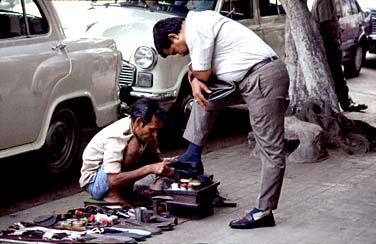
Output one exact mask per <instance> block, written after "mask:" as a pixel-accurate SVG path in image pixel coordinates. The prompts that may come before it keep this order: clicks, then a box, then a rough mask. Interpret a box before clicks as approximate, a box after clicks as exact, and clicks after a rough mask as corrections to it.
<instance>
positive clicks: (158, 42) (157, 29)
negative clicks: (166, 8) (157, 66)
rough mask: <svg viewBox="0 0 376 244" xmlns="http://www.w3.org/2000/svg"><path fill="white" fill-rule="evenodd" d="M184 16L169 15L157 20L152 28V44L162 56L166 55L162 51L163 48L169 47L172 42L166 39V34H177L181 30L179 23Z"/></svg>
mask: <svg viewBox="0 0 376 244" xmlns="http://www.w3.org/2000/svg"><path fill="white" fill-rule="evenodd" d="M184 20H185V18H182V17H171V18H167V19H162V20H159V21H158V22H157V23H156V24H155V25H154V28H153V36H154V45H155V48H156V49H157V52H158V53H159V55H161V56H162V57H164V58H165V57H167V55H166V54H165V53H164V52H163V49H169V48H170V47H171V44H172V42H171V41H170V40H169V39H168V34H179V32H180V30H181V24H182V23H183V21H184Z"/></svg>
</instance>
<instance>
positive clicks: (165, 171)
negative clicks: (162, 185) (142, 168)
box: [151, 158, 174, 176]
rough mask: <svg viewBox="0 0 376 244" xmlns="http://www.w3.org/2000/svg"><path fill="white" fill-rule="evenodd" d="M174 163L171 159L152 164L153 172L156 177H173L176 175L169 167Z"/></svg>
mask: <svg viewBox="0 0 376 244" xmlns="http://www.w3.org/2000/svg"><path fill="white" fill-rule="evenodd" d="M173 162H174V161H173V160H171V159H169V158H168V159H163V161H161V162H159V163H155V164H151V166H152V172H153V173H154V174H156V175H162V176H171V175H173V174H174V169H173V168H171V167H169V165H170V164H171V163H173Z"/></svg>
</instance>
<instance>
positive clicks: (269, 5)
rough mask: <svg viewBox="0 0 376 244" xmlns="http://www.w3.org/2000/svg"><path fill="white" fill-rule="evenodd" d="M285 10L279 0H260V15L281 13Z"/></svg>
mask: <svg viewBox="0 0 376 244" xmlns="http://www.w3.org/2000/svg"><path fill="white" fill-rule="evenodd" d="M283 14H285V10H284V9H283V7H282V4H281V2H280V1H279V0H260V15H261V16H271V15H283Z"/></svg>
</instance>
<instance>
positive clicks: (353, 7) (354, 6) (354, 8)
mask: <svg viewBox="0 0 376 244" xmlns="http://www.w3.org/2000/svg"><path fill="white" fill-rule="evenodd" d="M350 4H351V12H352V14H357V13H359V7H358V5H357V4H356V2H355V1H354V0H350Z"/></svg>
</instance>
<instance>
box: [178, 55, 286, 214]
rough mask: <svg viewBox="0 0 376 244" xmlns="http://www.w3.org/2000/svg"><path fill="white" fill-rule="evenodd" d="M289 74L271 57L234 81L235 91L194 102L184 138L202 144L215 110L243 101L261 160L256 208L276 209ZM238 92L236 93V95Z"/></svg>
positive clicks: (281, 174)
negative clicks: (213, 99) (218, 98)
mask: <svg viewBox="0 0 376 244" xmlns="http://www.w3.org/2000/svg"><path fill="white" fill-rule="evenodd" d="M288 87H289V77H288V73H287V70H286V67H285V64H284V63H283V62H282V61H281V60H279V59H278V60H275V61H273V62H271V63H268V64H266V65H265V66H263V67H261V68H260V69H258V70H256V71H255V72H253V73H252V74H250V75H249V76H248V77H246V78H245V79H244V80H243V81H242V82H240V83H239V84H238V88H239V93H240V94H239V93H238V97H236V96H235V95H234V96H232V97H228V98H225V99H223V100H222V101H217V102H210V104H209V105H208V106H207V108H206V109H202V108H201V107H200V106H199V105H198V104H196V103H195V104H194V105H193V108H192V113H191V115H190V118H189V120H188V123H187V127H186V130H185V132H184V138H185V139H187V140H188V141H189V142H191V143H194V144H196V145H203V144H204V143H205V141H206V139H207V137H208V134H209V132H210V129H211V126H212V125H213V122H214V119H215V116H216V114H217V110H218V109H219V108H221V107H223V106H225V105H234V104H236V103H238V104H239V103H240V102H241V99H239V97H240V98H242V99H243V101H245V102H246V104H247V106H248V111H249V118H250V122H251V126H252V130H253V133H254V136H255V139H256V143H257V145H258V149H259V155H260V159H261V162H262V170H261V189H260V194H259V196H258V203H257V208H259V209H261V210H266V209H276V208H277V205H278V200H279V196H280V192H281V187H282V182H283V175H284V172H285V156H284V153H283V148H284V118H285V117H284V113H285V106H286V103H285V101H286V97H287V95H288ZM239 95H240V96H239Z"/></svg>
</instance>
